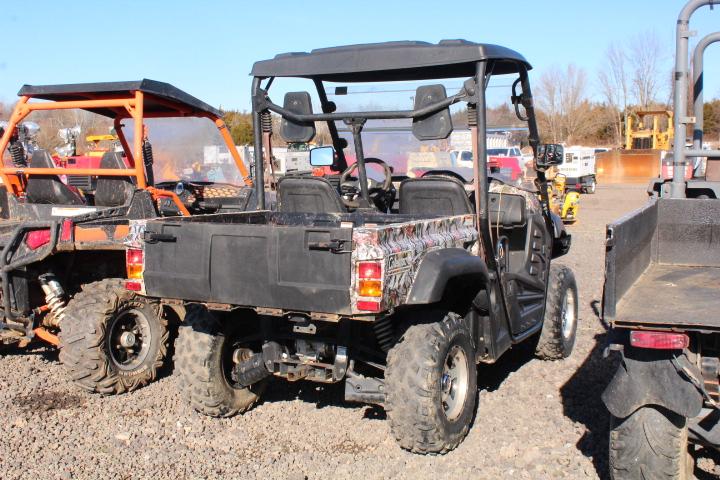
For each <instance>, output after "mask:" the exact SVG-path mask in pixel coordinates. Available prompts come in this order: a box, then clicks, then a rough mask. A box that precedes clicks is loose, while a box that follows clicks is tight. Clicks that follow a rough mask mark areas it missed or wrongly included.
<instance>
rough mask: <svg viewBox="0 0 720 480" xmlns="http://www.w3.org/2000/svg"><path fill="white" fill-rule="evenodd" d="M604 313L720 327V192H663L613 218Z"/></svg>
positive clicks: (636, 322) (616, 318) (615, 318)
mask: <svg viewBox="0 0 720 480" xmlns="http://www.w3.org/2000/svg"><path fill="white" fill-rule="evenodd" d="M603 315H604V317H605V319H606V320H607V321H609V322H610V323H612V324H614V325H616V326H629V327H631V326H649V327H652V326H659V327H682V328H696V329H720V200H677V199H660V200H657V201H652V202H651V203H649V204H648V205H647V206H646V207H643V208H642V209H640V210H637V211H635V212H633V213H632V214H630V215H628V216H626V217H624V218H621V219H620V220H618V221H617V222H615V223H613V224H611V225H608V245H607V254H606V261H605V289H604V293H603Z"/></svg>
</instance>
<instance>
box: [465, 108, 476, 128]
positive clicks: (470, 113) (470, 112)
mask: <svg viewBox="0 0 720 480" xmlns="http://www.w3.org/2000/svg"><path fill="white" fill-rule="evenodd" d="M467 124H468V127H477V104H475V103H468V104H467Z"/></svg>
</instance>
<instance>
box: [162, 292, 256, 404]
mask: <svg viewBox="0 0 720 480" xmlns="http://www.w3.org/2000/svg"><path fill="white" fill-rule="evenodd" d="M235 326H237V325H235ZM237 330H238V329H237V328H233V325H232V324H231V323H229V322H220V320H218V318H217V317H216V316H215V315H213V314H212V313H211V312H210V311H208V309H207V308H205V307H200V306H193V307H191V308H189V309H188V312H187V315H186V316H185V321H184V322H183V324H182V325H181V326H180V329H179V332H178V338H177V341H176V342H175V365H176V367H177V370H178V378H179V381H178V384H179V388H180V393H181V394H182V395H183V397H184V398H185V399H186V400H187V401H188V402H189V403H190V405H191V406H192V407H193V408H194V409H195V410H197V411H198V412H200V413H202V414H204V415H208V416H211V417H230V416H232V415H235V414H237V413H243V412H245V411H246V410H248V409H250V408H251V407H252V406H253V405H254V404H255V403H256V402H257V401H258V399H259V397H260V394H261V393H262V390H263V389H264V386H265V382H263V381H261V382H258V383H257V384H255V385H252V386H250V387H242V386H240V385H237V384H236V383H235V382H234V381H233V380H232V375H231V370H232V367H233V360H232V357H233V353H234V351H235V349H236V348H237V347H238V346H240V339H241V338H240V335H239V334H238V332H237Z"/></svg>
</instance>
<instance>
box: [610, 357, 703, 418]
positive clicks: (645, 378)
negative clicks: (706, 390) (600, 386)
mask: <svg viewBox="0 0 720 480" xmlns="http://www.w3.org/2000/svg"><path fill="white" fill-rule="evenodd" d="M673 355H676V354H674V353H672V352H667V351H652V350H643V349H637V348H631V347H629V346H627V345H626V346H625V352H624V354H623V359H622V362H621V363H620V366H619V367H618V369H617V371H616V372H615V376H614V377H613V379H612V380H611V381H610V384H609V385H608V386H607V388H606V389H605V391H604V392H603V394H602V400H603V402H604V403H605V406H606V407H607V409H608V410H609V411H610V413H612V414H613V415H614V416H615V417H617V418H625V417H627V416H628V415H630V414H631V413H633V412H634V411H635V410H637V409H638V408H640V407H642V406H644V405H658V406H661V407H664V408H666V409H668V410H670V411H672V412H674V413H677V414H678V415H682V416H684V417H687V418H693V417H695V416H697V415H698V414H699V413H700V409H701V408H702V404H703V397H702V394H701V393H700V391H699V390H698V389H697V388H696V387H695V385H693V383H692V382H691V381H690V380H689V379H688V378H687V376H686V375H685V373H683V372H682V371H679V370H678V367H676V364H677V361H676V363H674V362H673V360H672V358H673ZM678 357H679V358H678V359H679V360H680V361H681V362H682V364H683V365H686V366H689V365H691V363H690V362H689V361H688V359H687V357H685V355H684V354H682V355H679V356H678ZM698 373H699V372H698ZM699 378H701V377H699Z"/></svg>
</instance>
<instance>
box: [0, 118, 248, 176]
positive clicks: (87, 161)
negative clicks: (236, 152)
mask: <svg viewBox="0 0 720 480" xmlns="http://www.w3.org/2000/svg"><path fill="white" fill-rule="evenodd" d="M144 124H145V127H146V135H147V140H148V141H149V145H150V149H149V150H150V151H152V155H153V173H154V179H155V183H162V182H176V181H179V180H186V181H210V182H221V183H232V184H235V185H242V184H243V178H242V176H241V175H240V172H239V171H238V169H237V166H236V165H235V161H234V159H233V157H232V156H231V155H230V151H229V150H228V147H227V146H226V144H225V142H224V141H223V139H222V136H221V135H220V133H219V132H218V129H217V127H216V126H215V124H214V123H213V122H212V121H210V120H208V119H205V118H193V117H186V118H157V119H152V118H149V119H145V121H144ZM121 125H122V131H123V133H124V134H125V137H126V139H127V144H128V145H129V147H130V148H132V145H133V137H134V122H133V120H132V119H127V120H124V121H123V123H122V124H121ZM0 127H2V125H0ZM16 138H17V142H15V143H16V144H17V146H22V148H21V150H20V151H21V152H22V155H23V157H24V158H23V161H24V162H26V163H27V164H30V163H31V161H32V157H33V153H34V152H35V151H37V150H45V151H46V152H48V154H50V157H51V161H52V162H53V163H54V166H55V167H59V168H65V169H68V170H71V169H73V168H100V162H101V160H102V157H103V155H104V154H105V153H106V152H108V151H117V152H120V153H121V154H124V151H123V148H122V144H121V142H120V139H119V138H118V136H117V134H116V132H115V131H114V129H113V121H112V119H110V118H107V117H104V116H101V115H97V114H93V113H90V112H87V111H84V110H47V111H35V112H32V113H31V114H30V115H29V116H28V117H27V118H26V119H25V121H23V122H22V123H21V124H20V126H19V128H18V134H17V135H16ZM12 150H13V148H12V147H9V148H6V150H5V152H4V154H3V164H4V165H5V166H12V165H13V162H14V161H13V156H12V155H11V151H12ZM16 151H17V150H16ZM16 160H17V157H16ZM126 163H127V166H128V167H130V165H129V162H128V161H127V159H126ZM43 166H46V165H43Z"/></svg>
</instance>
